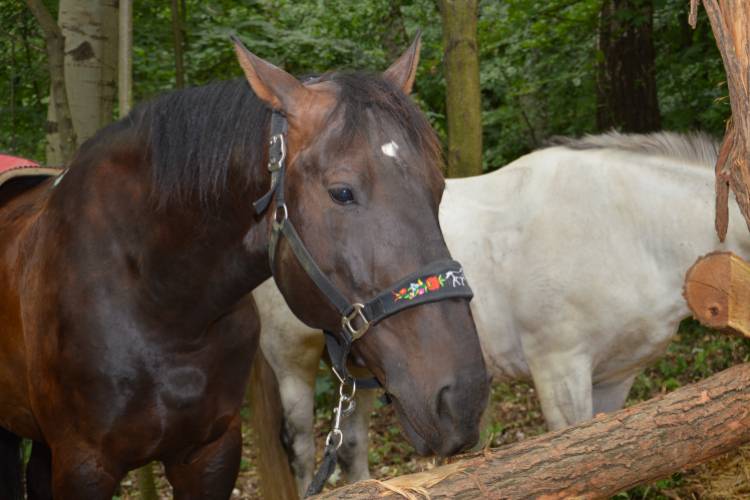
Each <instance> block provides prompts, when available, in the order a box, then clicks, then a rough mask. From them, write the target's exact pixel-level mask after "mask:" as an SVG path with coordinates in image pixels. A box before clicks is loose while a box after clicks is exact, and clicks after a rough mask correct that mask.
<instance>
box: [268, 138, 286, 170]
mask: <svg viewBox="0 0 750 500" xmlns="http://www.w3.org/2000/svg"><path fill="white" fill-rule="evenodd" d="M277 142H280V143H281V158H279V159H276V158H269V159H268V171H269V172H273V171H274V170H278V169H280V168H281V165H282V164H283V162H284V158H286V141H285V140H284V134H276V135H274V136H273V137H271V140H270V141H268V143H269V144H270V145H271V146H273V145H274V144H275V143H277Z"/></svg>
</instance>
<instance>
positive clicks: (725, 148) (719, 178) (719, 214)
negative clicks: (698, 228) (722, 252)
mask: <svg viewBox="0 0 750 500" xmlns="http://www.w3.org/2000/svg"><path fill="white" fill-rule="evenodd" d="M733 146H734V124H731V123H730V125H729V128H727V131H726V132H725V133H724V140H723V141H722V143H721V148H719V157H718V159H717V160H716V168H715V173H716V182H715V184H714V189H715V190H716V219H715V226H716V232H717V233H718V234H719V241H721V242H722V243H724V239H726V237H727V229H728V228H729V186H730V184H731V179H730V177H729V175H727V174H726V173H724V166H725V165H726V163H727V159H728V158H729V153H730V152H731V151H732V148H733Z"/></svg>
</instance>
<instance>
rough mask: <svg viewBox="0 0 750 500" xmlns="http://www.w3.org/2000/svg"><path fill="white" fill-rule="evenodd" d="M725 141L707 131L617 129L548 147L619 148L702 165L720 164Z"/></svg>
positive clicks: (560, 140) (550, 143)
mask: <svg viewBox="0 0 750 500" xmlns="http://www.w3.org/2000/svg"><path fill="white" fill-rule="evenodd" d="M720 145H721V143H720V142H719V141H718V140H717V139H715V138H714V137H712V136H710V135H708V134H706V133H705V132H692V133H689V134H677V133H674V132H654V133H651V134H623V133H620V132H617V131H614V130H613V131H611V132H606V133H604V134H600V135H588V134H587V135H585V136H584V137H582V138H581V139H572V138H569V137H561V136H555V137H552V138H550V139H549V140H548V141H547V142H546V144H545V147H555V146H563V147H566V148H569V149H575V150H586V149H616V150H621V151H630V152H633V153H640V154H646V155H653V156H665V157H668V158H674V159H677V160H682V161H686V162H690V163H693V164H695V165H699V166H705V167H711V168H713V167H714V166H715V165H716V160H717V158H718V156H719V146H720Z"/></svg>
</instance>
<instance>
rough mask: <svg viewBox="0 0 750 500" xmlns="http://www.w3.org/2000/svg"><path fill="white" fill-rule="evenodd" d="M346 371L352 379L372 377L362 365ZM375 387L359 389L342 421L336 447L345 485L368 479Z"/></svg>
mask: <svg viewBox="0 0 750 500" xmlns="http://www.w3.org/2000/svg"><path fill="white" fill-rule="evenodd" d="M349 372H350V373H351V374H352V376H353V377H354V378H365V377H372V374H371V373H370V372H369V371H367V370H363V369H361V368H356V367H353V366H351V365H349ZM375 393H376V391H375V390H374V389H367V390H365V389H362V390H358V391H357V393H356V394H355V395H354V399H355V401H356V402H357V406H356V408H355V410H354V413H352V414H351V415H350V416H349V418H347V419H345V420H343V421H342V422H341V432H342V433H343V434H344V442H343V443H342V444H341V448H339V452H338V456H339V465H340V466H341V471H342V472H343V473H344V477H345V478H346V482H347V483H348V484H353V483H356V482H357V481H363V480H367V479H370V469H369V456H370V438H369V429H370V418H371V416H372V411H373V410H374V408H375Z"/></svg>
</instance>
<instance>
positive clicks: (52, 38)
mask: <svg viewBox="0 0 750 500" xmlns="http://www.w3.org/2000/svg"><path fill="white" fill-rule="evenodd" d="M25 2H26V5H27V6H28V7H29V10H30V11H31V13H32V14H33V15H34V18H35V19H36V20H37V22H38V23H39V26H41V28H42V31H43V32H44V39H45V41H46V42H47V57H48V60H49V76H50V87H51V96H50V97H51V98H50V109H52V110H53V111H52V113H53V117H54V122H53V123H52V124H50V122H49V121H48V122H47V130H50V128H54V129H55V131H56V132H57V137H56V139H55V144H54V147H55V149H56V150H57V151H59V156H57V157H56V158H55V160H56V161H50V158H49V156H48V157H47V164H48V165H57V164H60V163H65V162H67V161H68V160H69V159H70V158H71V157H72V156H73V152H74V151H75V149H76V132H75V129H74V128H73V120H72V118H71V114H70V104H69V102H68V93H67V89H66V85H65V35H63V32H62V30H61V29H60V27H59V26H58V25H57V22H55V19H54V18H53V17H52V15H51V14H50V13H49V11H48V10H47V8H46V7H45V6H44V5H43V4H42V2H41V0H25ZM52 98H54V104H53V103H52V101H53V99H52ZM48 140H49V139H48ZM57 159H59V161H57Z"/></svg>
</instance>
